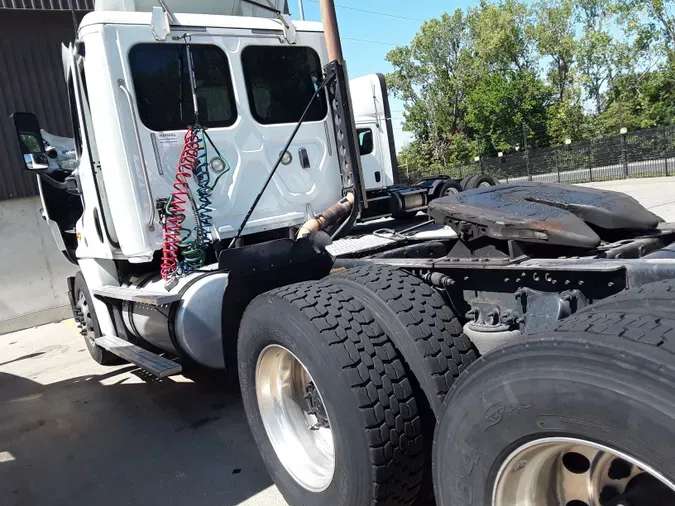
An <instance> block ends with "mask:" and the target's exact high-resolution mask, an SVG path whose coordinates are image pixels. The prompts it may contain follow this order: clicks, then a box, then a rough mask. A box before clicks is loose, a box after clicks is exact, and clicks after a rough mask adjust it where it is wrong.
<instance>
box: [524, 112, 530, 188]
mask: <svg viewBox="0 0 675 506" xmlns="http://www.w3.org/2000/svg"><path fill="white" fill-rule="evenodd" d="M522 125H523V147H524V148H525V151H524V154H523V156H524V157H525V167H526V169H527V180H528V181H532V172H530V152H529V150H528V148H527V130H526V128H525V123H523V124H522Z"/></svg>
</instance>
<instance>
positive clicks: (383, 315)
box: [327, 265, 477, 429]
mask: <svg viewBox="0 0 675 506" xmlns="http://www.w3.org/2000/svg"><path fill="white" fill-rule="evenodd" d="M327 279H328V280H330V282H331V283H332V284H335V285H339V286H341V287H342V288H343V289H344V290H345V291H347V292H349V293H350V294H352V295H353V296H354V297H356V298H357V299H358V300H359V301H360V302H361V303H362V304H363V305H364V306H365V307H367V308H368V310H369V311H370V312H371V313H372V314H373V316H374V317H375V320H376V321H377V323H378V324H379V325H380V327H382V329H383V330H384V332H385V333H386V334H387V336H389V338H390V339H391V340H392V342H393V343H394V346H396V348H397V349H398V350H399V351H400V352H401V355H402V356H403V359H404V360H405V362H406V364H407V365H408V367H409V368H410V371H411V372H412V374H413V376H414V378H415V379H416V381H417V383H418V384H419V386H420V389H421V391H422V394H423V397H424V399H425V400H426V401H427V403H428V406H429V408H430V409H431V411H432V412H433V414H434V417H435V418H437V417H438V416H440V411H441V406H442V404H443V401H444V400H445V396H446V394H447V393H448V390H449V389H450V387H451V386H452V384H453V382H454V381H455V379H456V378H457V377H458V376H459V375H460V373H461V372H462V371H464V369H466V368H467V367H468V366H469V365H470V364H471V363H472V362H473V361H474V360H476V357H477V356H476V351H475V349H474V347H473V344H472V343H471V340H470V339H469V338H468V337H467V336H466V335H465V334H464V333H463V332H462V325H461V324H460V323H459V320H458V319H457V317H456V316H455V314H454V313H453V311H452V310H451V309H450V307H448V305H447V304H446V302H445V300H443V297H442V296H441V295H440V294H439V293H438V292H437V291H436V290H434V289H433V288H432V287H431V286H429V285H428V284H427V283H425V282H424V281H422V280H421V279H420V278H418V277H416V276H413V275H412V274H408V273H407V272H404V271H402V270H400V269H395V268H392V267H388V266H384V265H373V266H368V267H358V268H355V269H348V270H346V271H344V272H341V273H338V274H335V275H333V276H330V277H329V278H327ZM432 429H433V427H432Z"/></svg>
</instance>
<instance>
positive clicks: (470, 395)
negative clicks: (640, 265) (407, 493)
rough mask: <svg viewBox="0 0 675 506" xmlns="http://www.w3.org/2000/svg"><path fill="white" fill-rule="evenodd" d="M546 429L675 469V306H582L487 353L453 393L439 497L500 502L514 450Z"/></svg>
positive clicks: (440, 438)
mask: <svg viewBox="0 0 675 506" xmlns="http://www.w3.org/2000/svg"><path fill="white" fill-rule="evenodd" d="M671 307H672V306H671ZM543 438H575V439H578V440H582V441H584V442H591V443H593V444H596V445H597V444H599V445H604V446H605V447H608V448H609V449H611V450H612V452H617V453H615V454H619V455H620V454H624V455H626V456H629V457H631V458H633V459H636V460H637V461H639V462H640V463H641V464H643V465H645V466H648V467H651V468H652V469H653V470H655V471H656V472H658V473H660V474H661V475H662V476H663V477H664V478H665V479H667V480H671V481H672V480H673V479H675V446H673V444H672V441H673V440H674V439H675V315H672V313H671V317H670V319H669V320H665V319H662V318H660V317H659V316H651V315H649V314H646V313H645V312H642V313H641V314H639V315H637V314H633V315H630V314H629V313H628V312H607V313H605V312H599V313H590V312H589V313H585V314H584V313H582V314H578V315H574V316H572V317H570V318H569V319H567V320H563V321H561V322H559V324H558V326H557V327H556V328H555V329H552V330H551V331H549V332H546V333H542V334H540V335H534V336H530V337H529V338H528V339H527V340H526V341H524V342H519V343H517V344H513V345H508V346H506V347H504V348H500V349H499V350H495V351H493V352H492V353H488V354H487V355H485V356H484V357H482V358H480V359H479V360H478V361H477V362H476V363H475V364H474V365H473V366H472V367H471V368H469V371H467V374H465V375H463V376H462V377H461V378H460V379H459V381H457V382H456V383H455V385H454V386H453V388H452V390H451V392H450V393H449V394H448V397H447V399H446V402H445V406H444V413H443V416H442V418H441V421H440V423H439V426H438V429H437V431H436V437H435V439H434V449H433V479H434V489H435V495H436V501H437V503H438V504H439V505H441V506H447V505H451V506H469V505H480V506H482V505H488V504H493V497H492V495H493V487H494V484H495V482H496V479H497V476H498V474H499V472H500V468H501V466H502V465H503V464H504V462H506V461H507V457H508V456H509V455H510V454H511V453H512V452H514V450H516V448H522V447H523V446H522V445H524V444H526V443H531V444H536V443H537V441H543V440H544V439H543ZM529 462H530V461H528V460H524V461H522V463H518V464H516V465H517V466H521V465H522V466H525V467H527V466H529ZM532 462H534V460H532ZM509 469H512V468H510V467H509ZM513 469H515V468H513ZM520 469H522V468H520V467H519V468H518V469H516V471H519V470H520ZM531 470H532V469H531V468H528V469H523V474H522V475H523V476H526V475H527V473H528V472H531ZM588 472H590V471H588ZM603 491H604V489H603ZM610 492H611V491H610ZM556 502H558V501H556ZM570 503H571V504H574V505H575V506H582V505H583V504H587V503H586V502H585V501H581V500H579V501H577V500H574V501H571V502H570ZM669 503H672V501H671V502H669ZM568 504H569V503H568ZM605 504H613V503H611V502H609V501H606V502H605ZM637 504H649V505H651V504H665V503H662V502H655V503H652V502H646V503H642V502H638V503H637ZM496 506H503V505H500V504H497V505H496ZM547 506H558V504H547ZM561 506H565V505H564V504H562V505H561Z"/></svg>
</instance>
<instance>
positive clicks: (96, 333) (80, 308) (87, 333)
mask: <svg viewBox="0 0 675 506" xmlns="http://www.w3.org/2000/svg"><path fill="white" fill-rule="evenodd" d="M73 304H74V308H73V315H74V317H75V323H77V326H78V328H79V329H80V334H82V336H83V337H84V342H85V344H86V346H87V351H88V352H89V355H91V358H93V359H94V361H96V362H98V363H99V364H101V365H117V364H123V363H124V360H122V359H121V358H120V357H118V356H117V355H113V354H112V353H110V352H109V351H108V350H104V349H103V348H101V347H100V346H97V345H96V343H94V339H96V338H97V337H101V329H100V327H99V324H98V319H97V318H96V311H95V310H94V305H93V299H92V298H91V294H90V293H89V288H88V287H87V282H86V281H85V280H84V276H83V275H82V272H79V271H78V272H77V273H75V280H74V282H73Z"/></svg>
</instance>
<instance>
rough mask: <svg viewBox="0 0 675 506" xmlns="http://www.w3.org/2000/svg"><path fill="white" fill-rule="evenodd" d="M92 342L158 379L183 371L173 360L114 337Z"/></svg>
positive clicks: (103, 337) (105, 337)
mask: <svg viewBox="0 0 675 506" xmlns="http://www.w3.org/2000/svg"><path fill="white" fill-rule="evenodd" d="M94 342H95V343H96V345H97V346H100V347H101V348H103V349H104V350H107V351H109V352H110V353H112V354H113V355H117V356H118V357H120V358H123V359H124V360H126V361H127V362H131V363H132V364H135V365H137V366H138V367H140V368H141V369H143V370H144V371H147V372H149V373H150V374H154V375H155V376H157V377H158V378H165V377H167V376H173V375H174V374H180V373H181V371H182V370H183V367H182V366H181V365H180V364H178V363H176V362H174V361H173V360H169V359H168V358H165V357H162V356H160V355H157V354H156V353H152V352H151V351H148V350H145V349H143V348H141V347H140V346H136V345H135V344H132V343H130V342H129V341H125V340H124V339H121V338H119V337H116V336H101V337H99V338H97V339H96V340H95V341H94Z"/></svg>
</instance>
